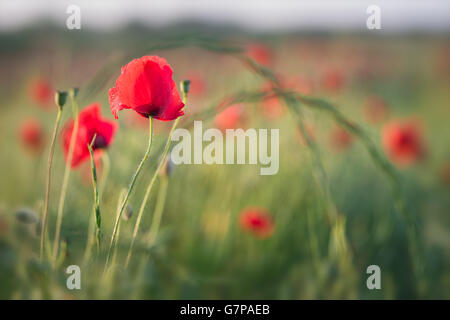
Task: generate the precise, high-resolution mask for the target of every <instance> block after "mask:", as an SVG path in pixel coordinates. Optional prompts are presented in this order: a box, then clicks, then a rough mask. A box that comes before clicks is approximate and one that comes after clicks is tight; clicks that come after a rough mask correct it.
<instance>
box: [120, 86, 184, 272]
mask: <svg viewBox="0 0 450 320" xmlns="http://www.w3.org/2000/svg"><path fill="white" fill-rule="evenodd" d="M186 98H187V92H186V91H184V90H183V103H184V104H186ZM179 121H180V117H178V118H177V119H176V120H175V122H174V124H173V125H172V128H171V129H170V132H169V137H168V138H167V142H166V145H165V147H164V151H163V154H162V157H161V160H160V162H159V165H158V167H157V168H156V171H155V173H154V174H153V177H152V180H150V183H149V185H148V187H147V190H146V191H145V196H144V199H143V200H142V203H141V207H140V208H139V213H138V216H137V219H136V224H135V226H134V231H133V237H132V239H131V244H130V249H129V250H128V255H127V259H126V261H125V268H127V267H128V264H129V263H130V259H131V254H132V252H133V247H134V242H135V241H136V236H137V233H138V231H139V226H140V224H141V220H142V215H143V214H144V210H145V206H146V205H147V202H148V199H149V197H150V193H151V191H152V188H153V185H154V184H155V181H156V178H157V177H158V175H159V172H160V171H161V168H162V167H163V165H164V162H165V161H166V157H167V153H168V152H169V148H170V144H171V142H172V134H173V132H174V131H175V128H176V127H177V125H178V122H179Z"/></svg>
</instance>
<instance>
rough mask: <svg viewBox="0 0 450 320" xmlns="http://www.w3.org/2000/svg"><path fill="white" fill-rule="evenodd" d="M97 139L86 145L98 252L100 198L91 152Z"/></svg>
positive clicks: (95, 136) (99, 239) (100, 222)
mask: <svg viewBox="0 0 450 320" xmlns="http://www.w3.org/2000/svg"><path fill="white" fill-rule="evenodd" d="M96 138H97V134H95V135H94V138H92V142H91V143H90V144H89V145H88V149H89V154H90V155H91V169H92V186H93V189H94V215H95V225H96V229H95V236H96V239H97V250H100V243H101V237H102V235H101V224H102V216H101V214H100V198H99V195H98V193H99V192H98V187H97V168H96V166H95V159H94V151H93V150H92V146H93V145H94V142H95V139H96Z"/></svg>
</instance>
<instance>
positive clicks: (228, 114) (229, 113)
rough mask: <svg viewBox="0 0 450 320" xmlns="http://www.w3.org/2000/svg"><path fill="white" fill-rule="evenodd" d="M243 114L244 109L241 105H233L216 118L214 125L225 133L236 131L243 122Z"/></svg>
mask: <svg viewBox="0 0 450 320" xmlns="http://www.w3.org/2000/svg"><path fill="white" fill-rule="evenodd" d="M243 113H244V108H243V106H242V105H241V104H234V105H231V106H229V107H228V108H226V109H224V110H223V111H222V112H220V113H219V114H218V115H217V116H216V118H215V120H214V123H215V125H216V127H217V128H219V129H220V130H223V131H225V130H226V129H234V128H236V127H237V126H238V125H239V124H240V123H241V122H242V115H243Z"/></svg>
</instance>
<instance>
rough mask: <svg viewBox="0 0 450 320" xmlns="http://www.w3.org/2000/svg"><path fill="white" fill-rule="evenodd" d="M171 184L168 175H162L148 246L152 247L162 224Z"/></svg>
mask: <svg viewBox="0 0 450 320" xmlns="http://www.w3.org/2000/svg"><path fill="white" fill-rule="evenodd" d="M168 184H169V178H168V177H167V176H163V177H161V185H160V187H159V190H158V197H157V200H156V205H155V212H154V213H153V219H152V224H151V227H150V231H149V232H148V236H147V238H148V243H147V246H148V247H149V248H150V247H151V246H152V245H153V243H154V242H155V240H156V236H157V235H158V230H159V226H160V224H161V218H162V213H163V211H164V204H165V202H166V195H167V186H168Z"/></svg>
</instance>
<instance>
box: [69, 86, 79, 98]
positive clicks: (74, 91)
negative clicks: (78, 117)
mask: <svg viewBox="0 0 450 320" xmlns="http://www.w3.org/2000/svg"><path fill="white" fill-rule="evenodd" d="M79 91H80V89H78V88H72V89H70V91H69V95H70V96H71V97H72V98H76V97H77V96H78V92H79Z"/></svg>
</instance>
